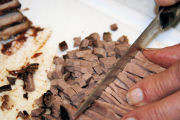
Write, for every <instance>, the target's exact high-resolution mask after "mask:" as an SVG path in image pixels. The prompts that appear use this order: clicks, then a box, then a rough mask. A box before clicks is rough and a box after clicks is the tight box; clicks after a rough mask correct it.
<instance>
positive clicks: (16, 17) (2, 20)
mask: <svg viewBox="0 0 180 120" xmlns="http://www.w3.org/2000/svg"><path fill="white" fill-rule="evenodd" d="M23 19H24V16H23V15H22V14H21V13H20V12H12V13H9V14H7V15H3V16H0V29H3V28H4V27H7V26H9V25H11V24H13V23H17V22H21V21H22V20H23Z"/></svg>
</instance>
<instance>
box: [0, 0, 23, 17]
mask: <svg viewBox="0 0 180 120" xmlns="http://www.w3.org/2000/svg"><path fill="white" fill-rule="evenodd" d="M20 7H21V4H20V3H19V1H18V0H12V1H10V2H7V3H4V4H1V5H0V15H3V14H5V13H7V12H10V11H15V10H16V9H18V8H20Z"/></svg>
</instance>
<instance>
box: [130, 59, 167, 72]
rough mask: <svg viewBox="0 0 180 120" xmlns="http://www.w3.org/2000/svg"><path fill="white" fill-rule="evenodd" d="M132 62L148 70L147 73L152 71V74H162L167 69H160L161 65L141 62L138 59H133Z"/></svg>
mask: <svg viewBox="0 0 180 120" xmlns="http://www.w3.org/2000/svg"><path fill="white" fill-rule="evenodd" d="M131 62H132V63H135V64H137V65H139V66H141V67H143V68H144V69H146V70H147V71H150V72H152V73H160V72H162V71H164V70H165V68H163V67H160V66H159V65H157V64H154V63H152V62H149V61H141V60H138V59H132V60H131Z"/></svg>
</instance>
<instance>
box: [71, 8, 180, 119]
mask: <svg viewBox="0 0 180 120" xmlns="http://www.w3.org/2000/svg"><path fill="white" fill-rule="evenodd" d="M176 10H177V11H173V12H174V14H175V15H177V16H175V17H174V18H173V19H172V18H171V19H170V20H171V21H167V20H164V19H163V18H161V15H162V14H164V11H165V10H164V9H161V11H160V12H159V14H158V15H157V16H156V17H155V18H154V20H153V21H152V22H151V23H150V24H149V26H148V27H147V28H146V29H145V30H144V32H143V33H142V34H141V35H140V36H139V37H138V39H137V40H136V41H135V42H134V43H133V44H132V45H131V47H130V48H129V50H128V51H127V52H126V53H125V54H124V55H123V56H122V57H121V58H120V59H119V60H118V61H117V63H116V64H114V65H113V67H112V68H111V69H110V71H109V72H108V73H107V75H106V76H105V78H104V79H102V80H101V81H100V82H99V84H98V85H97V87H96V88H95V89H94V90H93V91H92V93H91V94H90V95H89V96H88V98H87V99H86V100H85V101H84V102H83V103H82V104H81V106H80V107H79V109H78V110H77V112H76V113H75V114H74V117H75V118H77V117H78V116H79V115H80V114H81V113H83V112H84V111H85V110H86V109H87V108H88V107H90V105H91V104H92V103H93V102H94V100H96V99H97V98H98V97H99V96H100V95H101V93H102V91H104V90H105V89H106V87H107V86H108V85H109V84H110V83H112V82H113V81H114V80H115V79H116V78H117V77H116V76H117V75H118V74H119V72H122V71H123V69H124V68H125V66H126V64H127V63H128V62H130V60H131V59H132V58H134V57H135V55H136V53H137V52H138V51H139V50H142V49H143V48H145V47H146V46H147V45H148V43H149V42H151V41H152V40H153V38H154V37H156V36H157V35H158V34H159V33H161V32H162V31H163V30H164V29H166V28H169V27H172V26H173V25H174V24H175V22H177V19H178V17H179V16H180V13H179V8H178V9H176ZM166 12H167V11H166ZM166 12H165V13H166ZM171 12H172V11H171ZM177 13H178V14H177ZM168 14H169V13H168ZM165 15H167V14H165ZM167 16H168V15H167ZM168 17H169V16H168ZM170 17H171V16H170ZM162 20H163V21H162ZM164 21H165V22H164ZM166 21H167V22H168V23H167V24H164V23H166ZM162 23H163V24H162Z"/></svg>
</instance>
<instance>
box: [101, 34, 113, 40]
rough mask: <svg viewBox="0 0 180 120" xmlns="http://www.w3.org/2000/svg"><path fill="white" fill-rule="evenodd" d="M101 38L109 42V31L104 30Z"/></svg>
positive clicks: (110, 38)
mask: <svg viewBox="0 0 180 120" xmlns="http://www.w3.org/2000/svg"><path fill="white" fill-rule="evenodd" d="M103 40H104V41H106V42H111V41H112V37H111V33H110V32H105V33H104V34H103Z"/></svg>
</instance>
